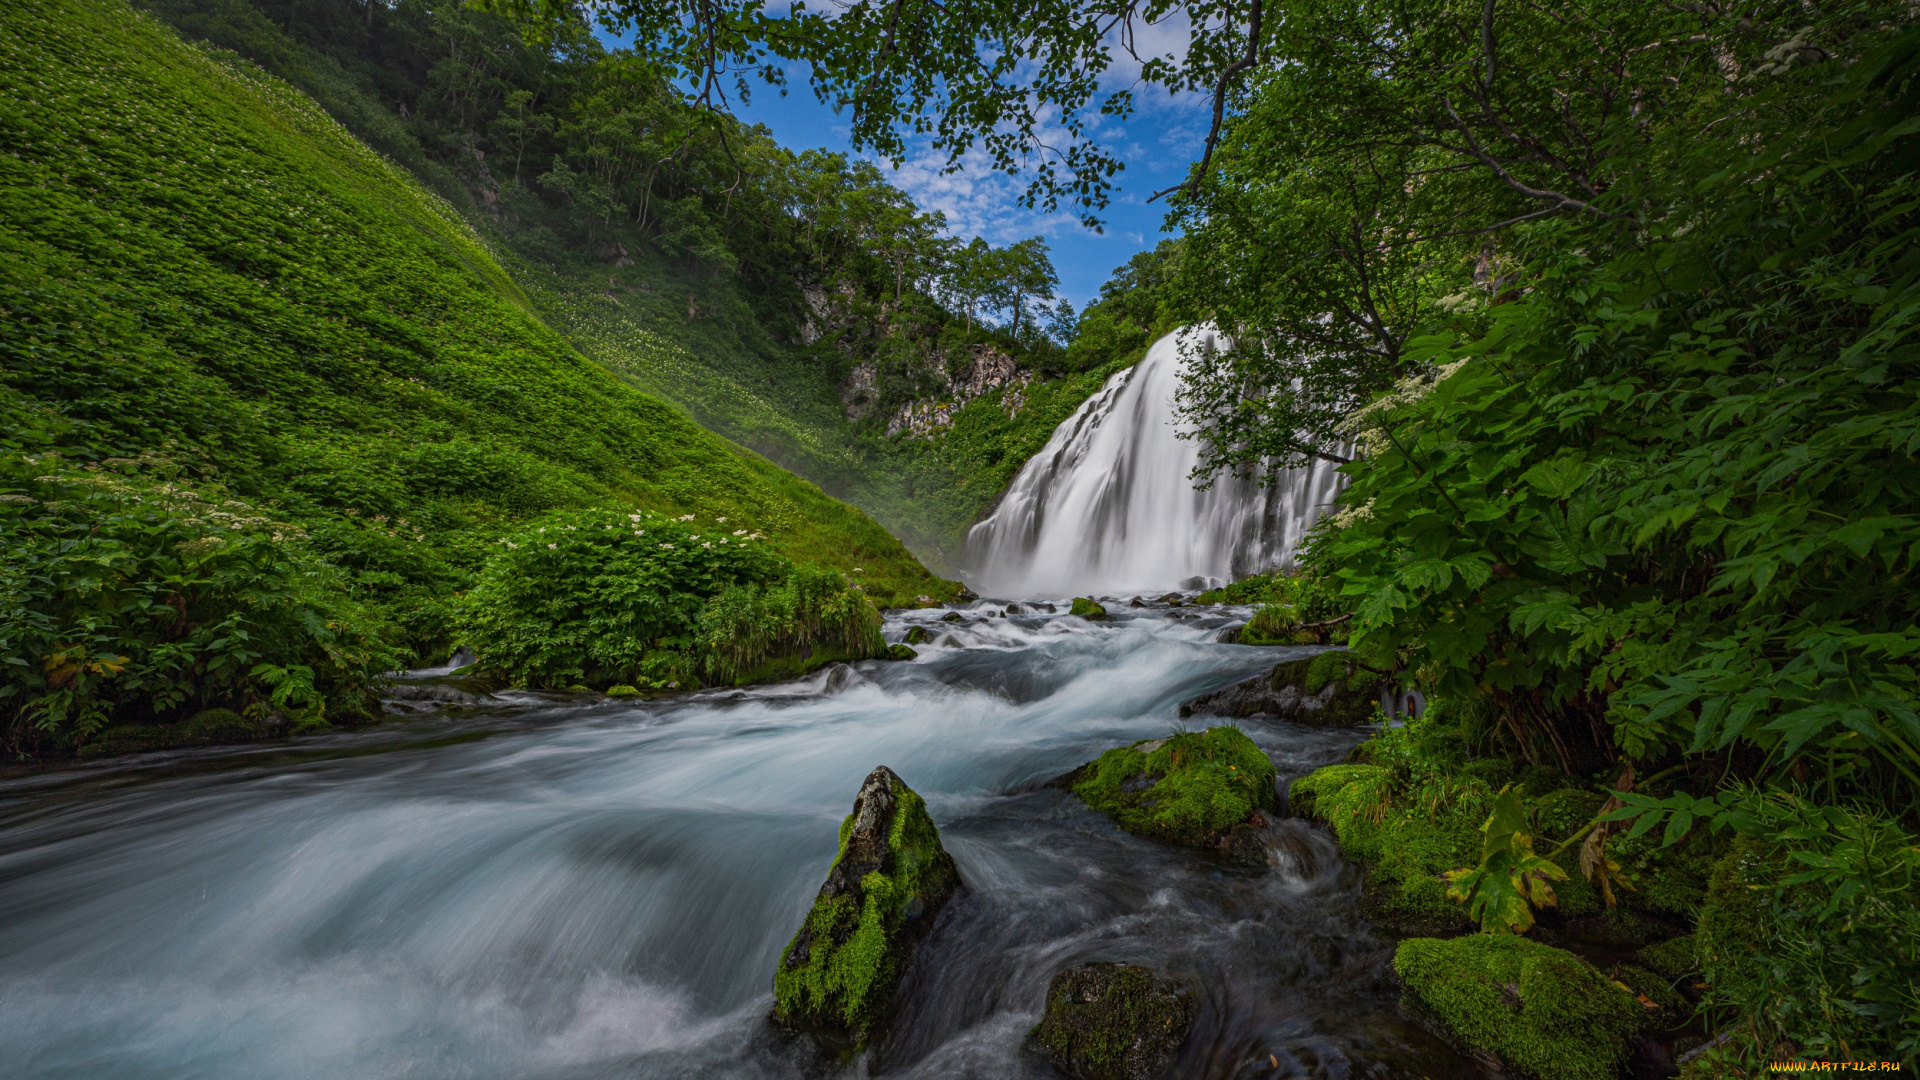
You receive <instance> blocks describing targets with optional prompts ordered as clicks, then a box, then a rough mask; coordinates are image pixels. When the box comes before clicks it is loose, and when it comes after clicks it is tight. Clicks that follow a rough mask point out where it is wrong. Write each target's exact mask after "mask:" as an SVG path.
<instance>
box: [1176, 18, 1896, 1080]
mask: <svg viewBox="0 0 1920 1080" xmlns="http://www.w3.org/2000/svg"><path fill="white" fill-rule="evenodd" d="M1569 11H1571V12H1577V15H1578V17H1577V18H1569V17H1566V13H1548V12H1546V11H1544V10H1541V9H1524V8H1511V9H1509V8H1507V7H1505V6H1502V7H1500V8H1499V9H1498V10H1497V11H1496V10H1495V9H1494V8H1491V7H1488V8H1485V9H1484V10H1483V9H1481V8H1479V7H1475V8H1474V9H1473V10H1471V11H1469V10H1467V9H1466V8H1465V7H1450V6H1448V5H1444V4H1438V3H1424V2H1407V3H1398V4H1393V5H1388V6H1387V7H1385V8H1377V7H1368V8H1366V9H1364V10H1363V9H1362V8H1361V7H1360V6H1357V5H1352V4H1347V3H1341V2H1330V3H1325V4H1312V5H1306V6H1304V7H1300V8H1297V9H1294V10H1292V11H1290V16H1289V20H1288V22H1287V23H1286V25H1285V26H1284V27H1283V28H1281V29H1278V30H1276V31H1275V32H1274V36H1273V38H1272V40H1271V46H1270V47H1271V49H1272V54H1271V55H1272V57H1273V58H1274V59H1275V60H1278V59H1279V58H1281V57H1284V58H1286V61H1287V62H1285V63H1277V62H1276V63H1272V64H1270V65H1268V66H1267V67H1265V68H1263V69H1262V71H1261V73H1260V75H1259V76H1258V77H1257V78H1256V79H1255V80H1254V82H1253V83H1252V84H1251V87H1250V90H1249V92H1248V96H1247V98H1246V99H1245V112H1244V114H1243V115H1242V116H1241V117H1239V118H1238V119H1236V120H1234V121H1233V122H1232V123H1231V124H1230V125H1229V127H1228V134H1227V136H1226V138H1225V140H1224V141H1223V144H1222V148H1221V153H1220V155H1219V157H1218V159H1217V165H1218V168H1217V169H1215V170H1214V171H1213V172H1212V173H1210V174H1209V175H1208V176H1207V177H1206V178H1205V180H1204V181H1203V183H1202V185H1201V187H1200V188H1199V190H1197V191H1196V192H1194V193H1193V194H1192V195H1191V196H1190V197H1188V198H1187V201H1186V203H1185V204H1184V205H1185V206H1186V212H1187V220H1188V221H1189V223H1190V225H1191V231H1190V233H1189V236H1188V240H1187V248H1186V251H1185V252H1184V254H1183V258H1182V263H1181V267H1182V274H1181V277H1180V279H1179V281H1178V282H1177V286H1176V287H1177V288H1179V289H1182V290H1185V292H1184V295H1186V296H1188V297H1189V298H1190V301H1189V302H1190V303H1193V304H1198V303H1199V302H1200V298H1205V300H1206V305H1207V308H1206V309H1207V310H1208V311H1211V312H1212V313H1213V314H1214V315H1215V316H1216V317H1217V318H1219V319H1220V320H1221V321H1222V322H1223V323H1224V324H1225V325H1227V326H1229V327H1230V328H1232V329H1233V330H1235V331H1236V334H1237V336H1238V338H1239V340H1241V341H1243V342H1247V343H1248V344H1247V345H1246V346H1244V347H1243V348H1241V349H1239V350H1237V351H1236V352H1234V353H1232V354H1223V355H1222V357H1221V358H1220V359H1219V361H1218V362H1217V364H1216V365H1215V366H1214V367H1212V368H1211V369H1206V370H1202V371H1201V372H1200V373H1199V376H1198V377H1197V379H1196V380H1195V382H1194V383H1193V384H1192V385H1191V386H1190V387H1189V392H1188V397H1187V399H1186V403H1187V407H1188V412H1189V415H1190V416H1191V417H1192V418H1194V419H1195V420H1197V421H1200V422H1202V423H1203V424H1206V425H1207V426H1208V428H1209V431H1210V437H1211V445H1212V449H1213V453H1214V455H1215V460H1216V461H1217V462H1221V463H1225V462H1228V461H1233V460H1243V459H1245V458H1246V457H1248V456H1269V457H1273V458H1279V459H1291V460H1296V461H1297V460H1301V459H1302V458H1305V457H1307V456H1312V455H1316V454H1339V453H1344V452H1345V451H1344V450H1343V449H1342V445H1343V444H1344V445H1349V446H1352V447H1353V449H1352V453H1353V455H1354V456H1355V457H1356V458H1357V460H1356V461H1355V462H1354V463H1353V464H1351V465H1350V466H1348V468H1347V472H1348V473H1349V475H1350V476H1351V477H1352V480H1353V483H1352V486H1351V487H1350V488H1349V489H1348V491H1347V492H1346V494H1345V495H1344V496H1343V504H1344V509H1343V511H1342V512H1341V513H1340V514H1338V515H1335V517H1334V518H1333V519H1331V520H1330V521H1329V522H1328V523H1327V524H1326V525H1325V526H1324V528H1323V529H1322V530H1321V531H1320V532H1319V533H1318V534H1317V535H1316V536H1315V538H1314V540H1313V543H1312V545H1311V547H1310V550H1309V552H1308V554H1307V558H1306V561H1307V565H1308V568H1309V570H1310V571H1311V572H1312V573H1315V574H1318V575H1322V576H1324V577H1326V578H1328V579H1330V580H1331V581H1333V582H1335V583H1337V586H1338V588H1339V589H1340V591H1341V595H1342V597H1343V599H1344V603H1345V604H1346V605H1347V606H1348V607H1349V609H1350V610H1351V611H1352V612H1353V617H1352V619H1351V621H1350V635H1349V639H1350V644H1351V646H1352V648H1353V649H1354V650H1355V651H1356V654H1357V655H1359V656H1360V657H1362V658H1363V659H1365V660H1366V661H1367V662H1368V663H1369V664H1370V665H1372V666H1375V667H1378V668H1380V669H1382V670H1395V671H1397V672H1399V676H1398V677H1399V678H1400V679H1402V680H1403V681H1406V682H1412V683H1417V684H1419V685H1421V686H1423V687H1425V688H1426V690H1427V692H1428V693H1429V694H1430V695H1431V696H1432V697H1433V699H1434V701H1435V703H1436V710H1435V716H1434V717H1433V725H1432V728H1431V730H1430V731H1429V732H1428V734H1427V735H1425V736H1422V735H1420V734H1419V733H1418V732H1417V731H1415V732H1413V733H1409V734H1407V735H1404V736H1396V738H1397V739H1399V742H1398V744H1395V743H1394V741H1393V740H1388V741H1386V742H1380V743H1376V744H1370V746H1372V747H1374V749H1370V750H1369V751H1368V754H1369V755H1370V757H1369V763H1368V764H1365V765H1354V766H1344V767H1342V768H1343V769H1344V770H1345V771H1344V772H1332V773H1326V774H1321V775H1317V776H1316V777H1313V778H1309V781H1307V782H1303V784H1304V788H1303V789H1302V794H1311V796H1312V801H1313V802H1314V804H1315V806H1316V808H1317V809H1318V812H1322V813H1324V814H1326V815H1327V816H1329V817H1330V819H1331V820H1332V821H1333V823H1334V825H1335V827H1336V830H1338V831H1339V832H1340V834H1341V838H1342V840H1343V842H1344V843H1346V844H1347V845H1348V846H1349V848H1350V850H1353V851H1354V852H1355V853H1356V854H1359V855H1361V856H1362V857H1365V858H1367V859H1369V860H1370V861H1372V862H1373V863H1374V864H1375V871H1374V873H1375V875H1376V877H1377V878H1378V879H1379V880H1378V883H1377V884H1378V888H1379V889H1380V891H1381V892H1382V893H1383V894H1384V895H1385V897H1386V900H1385V902H1390V903H1399V904H1401V905H1402V907H1403V909H1404V910H1406V911H1407V912H1409V913H1411V912H1415V911H1423V912H1426V913H1428V914H1430V915H1433V916H1435V917H1437V916H1438V915H1439V914H1440V913H1441V912H1442V911H1443V910H1444V907H1443V905H1446V904H1451V903H1458V904H1460V905H1461V906H1459V907H1456V908H1455V909H1454V910H1455V911H1456V912H1459V913H1461V914H1464V915H1467V916H1469V917H1471V918H1472V919H1473V920H1474V921H1475V922H1477V923H1479V924H1481V925H1482V926H1483V928H1485V929H1488V930H1491V931H1494V932H1496V933H1508V932H1530V933H1534V934H1536V935H1541V934H1545V935H1548V936H1551V935H1552V934H1553V933H1555V932H1556V926H1557V924H1558V922H1559V921H1560V920H1562V919H1563V918H1566V917H1573V916H1574V913H1575V909H1579V910H1585V909H1586V908H1588V907H1589V906H1590V905H1591V904H1592V903H1593V901H1592V900H1591V899H1589V894H1592V895H1597V897H1598V903H1599V906H1600V908H1601V909H1611V910H1612V911H1614V912H1626V913H1628V915H1632V916H1637V917H1639V918H1640V919H1641V921H1639V922H1636V921H1635V920H1634V918H1630V917H1628V915H1615V916H1612V917H1613V918H1615V919H1616V920H1623V921H1621V923H1620V926H1621V932H1622V933H1624V934H1627V935H1628V939H1629V940H1636V941H1639V942H1642V943H1646V942H1649V941H1650V940H1651V939H1652V938H1654V937H1655V936H1661V935H1663V936H1669V937H1674V936H1678V932H1679V931H1684V930H1689V929H1695V928H1697V930H1698V933H1697V934H1696V935H1695V936H1696V940H1700V941H1707V942H1712V941H1714V940H1716V932H1717V933H1718V935H1719V937H1718V939H1717V940H1719V941H1722V942H1725V943H1726V944H1724V945H1722V946H1720V947H1719V948H1717V949H1713V948H1709V949H1705V950H1703V951H1702V952H1701V954H1700V957H1701V958H1700V969H1701V971H1702V973H1703V974H1704V976H1705V978H1704V980H1703V981H1704V983H1705V986H1706V988H1705V992H1704V997H1703V999H1702V1000H1701V1001H1700V1002H1699V1007H1700V1009H1701V1015H1702V1016H1703V1017H1704V1018H1705V1020H1706V1022H1707V1024H1708V1025H1709V1026H1710V1027H1711V1028H1712V1029H1713V1030H1715V1031H1718V1032H1723V1033H1728V1034H1729V1039H1728V1041H1727V1042H1725V1043H1723V1044H1722V1045H1720V1046H1719V1047H1717V1048H1716V1049H1714V1050H1713V1051H1711V1052H1710V1053H1708V1054H1707V1055H1705V1056H1704V1057H1703V1058H1701V1059H1700V1061H1699V1062H1698V1063H1697V1064H1696V1066H1695V1068H1696V1069H1697V1070H1703V1072H1702V1075H1708V1074H1711V1075H1757V1073H1758V1071H1759V1070H1761V1069H1763V1068H1764V1064H1765V1062H1766V1061H1768V1060H1781V1059H1786V1058H1792V1057H1796V1056H1800V1057H1807V1056H1812V1057H1819V1056H1822V1055H1831V1056H1834V1057H1849V1058H1853V1059H1875V1058H1877V1059H1881V1060H1891V1059H1896V1058H1898V1059H1903V1060H1906V1061H1908V1062H1909V1063H1911V1062H1913V1061H1914V1060H1915V1055H1916V1054H1920V964H1917V963H1916V962H1915V956H1914V955H1913V954H1912V953H1911V952H1910V951H1908V950H1906V949H1904V948H1894V949H1890V950H1887V951H1884V952H1881V953H1878V954H1873V955H1870V952H1871V950H1872V948H1873V946H1872V944H1871V943H1872V942H1879V941H1885V940H1888V937H1887V935H1889V934H1893V935H1901V934H1903V933H1907V932H1906V931H1903V930H1899V929H1895V928H1896V927H1905V926H1908V925H1910V920H1912V919H1913V918H1915V917H1916V915H1915V913H1916V911H1920V893H1917V892H1916V889H1915V887H1914V885H1913V883H1912V878H1911V876H1910V870H1909V869H1908V860H1909V859H1910V858H1911V852H1912V851H1913V850H1915V839H1914V838H1915V834H1916V832H1917V831H1920V819H1916V817H1915V816H1914V815H1915V811H1914V806H1915V796H1916V794H1920V712H1917V709H1920V683H1916V679H1915V672H1914V668H1913V665H1912V657H1913V654H1914V653H1915V652H1916V651H1917V650H1920V636H1916V632H1915V630H1914V626H1915V622H1916V614H1920V594H1916V593H1915V591H1914V588H1913V581H1914V574H1913V571H1914V565H1915V558H1916V557H1920V547H1916V546H1915V544H1916V541H1920V501H1916V492H1915V490H1914V487H1913V484H1912V483H1911V482H1910V478H1911V477H1912V476H1914V475H1920V470H1916V461H1915V453H1916V450H1920V442H1916V440H1915V439H1914V438H1913V431H1914V425H1915V416H1916V415H1917V412H1916V409H1917V406H1916V390H1920V381H1917V379H1920V370H1917V369H1916V367H1915V361H1916V358H1920V351H1917V350H1916V338H1915V326H1916V320H1917V319H1920V274H1916V266H1917V264H1916V255H1915V253H1916V251H1920V247H1917V246H1916V244H1915V239H1916V233H1915V221H1914V208H1915V206H1916V205H1920V203H1916V201H1915V199H1914V192H1915V184H1916V175H1920V174H1916V172H1915V165H1916V163H1920V158H1917V157H1916V153H1917V152H1920V139H1917V138H1916V135H1917V134H1920V132H1917V131H1916V128H1915V125H1914V124H1913V122H1912V117H1913V116H1914V115H1915V113H1916V112H1920V78H1917V76H1920V61H1917V60H1916V57H1917V56H1920V33H1917V32H1916V31H1915V29H1914V28H1913V26H1912V21H1911V20H1912V13H1911V12H1910V11H1908V10H1906V9H1902V8H1898V7H1896V6H1894V5H1877V4H1859V5H1836V6H1832V7H1827V8H1822V9H1820V10H1819V11H1818V12H1817V13H1815V12H1813V11H1812V10H1811V9H1803V8H1798V7H1788V6H1785V5H1781V6H1770V5H1760V6H1758V7H1756V8H1755V9H1753V10H1752V11H1743V12H1742V13H1741V14H1740V16H1739V17H1738V18H1736V17H1735V16H1734V15H1732V14H1731V13H1722V12H1720V11H1718V10H1717V9H1713V10H1708V9H1700V10H1684V11H1683V10H1681V9H1678V8H1668V7H1661V6H1650V5H1638V4H1633V5H1614V4H1608V3H1583V4H1579V5H1575V7H1574V8H1573V9H1569ZM1681 43H1684V47H1679V46H1680V45H1681ZM1629 101H1631V102H1632V106H1631V108H1629V107H1627V104H1626V103H1627V102H1629ZM1343 237H1344V238H1347V239H1342V238H1343ZM1254 282H1260V283H1262V284H1261V286H1260V287H1254V286H1253V285H1252V284H1251V283H1254ZM1268 282H1275V283H1284V286H1269V285H1267V284H1265V283H1268ZM1387 749H1392V755H1391V758H1392V759H1391V760H1380V761H1376V760H1374V759H1373V758H1372V757H1371V755H1372V754H1374V753H1375V752H1376V750H1377V751H1379V752H1382V753H1384V752H1385V751H1386V750H1387ZM1509 784H1511V785H1512V786H1511V787H1508V786H1507V785H1509ZM1503 789H1504V790H1503ZM1554 789H1569V794H1568V795H1566V796H1560V797H1558V799H1557V802H1556V806H1557V812H1556V815H1555V816H1556V817H1557V820H1556V821H1555V823H1554V825H1553V826H1552V828H1551V829H1549V827H1548V826H1547V825H1546V823H1545V822H1544V821H1543V820H1542V815H1543V814H1544V813H1545V812H1546V809H1547V808H1548V807H1547V800H1548V799H1549V798H1553V797H1554ZM1423 806H1424V807H1425V808H1426V809H1425V811H1424V812H1421V810H1422V807H1423ZM1562 830H1564V832H1563V831H1562ZM1736 837H1737V838H1738V840H1736V839H1735V838H1736ZM1738 852H1744V853H1745V854H1738ZM1449 860H1455V865H1454V866H1452V867H1450V868H1449V867H1447V866H1445V863H1446V862H1448V861H1449ZM1716 865H1717V866H1718V869H1717V870H1712V869H1711V868H1713V867H1715V866H1716ZM1739 868H1745V869H1743V870H1739V873H1740V874H1741V875H1744V876H1739V877H1738V880H1739V881H1740V882H1741V886H1740V887H1739V888H1734V887H1731V886H1723V887H1722V888H1720V889H1719V890H1718V892H1717V894H1716V893H1714V892H1713V891H1710V890H1708V889H1707V888H1706V885H1707V881H1708V877H1709V872H1710V870H1711V873H1712V874H1713V875H1715V876H1714V880H1716V881H1730V880H1733V876H1735V875H1736V870H1737V869H1739ZM1441 872H1446V873H1447V874H1448V878H1449V882H1448V885H1447V889H1446V892H1445V894H1441V893H1440V890H1439V888H1438V887H1437V886H1436V885H1435V884H1434V883H1433V881H1432V876H1433V875H1434V874H1436V873H1441ZM1716 896H1717V899H1716ZM1736 901H1738V902H1736ZM1741 910H1744V915H1741V914H1737V912H1738V911H1741ZM1548 913H1551V915H1552V917H1551V918H1549V917H1548ZM1536 920H1537V925H1536ZM1715 927H1719V928H1720V929H1718V930H1717V931H1716V930H1715V929H1714V928H1715ZM1901 940H1903V941H1904V940H1906V938H1905V937H1902V938H1901ZM1735 942H1737V943H1738V944H1737V945H1735V944H1734V943H1735ZM1638 966H1640V967H1642V968H1653V967H1654V965H1653V964H1651V963H1648V964H1642V965H1638ZM1488 1037H1489V1038H1490V1036H1488ZM1481 1045H1489V1044H1488V1043H1486V1042H1485V1041H1484V1040H1483V1041H1482V1042H1481ZM1503 1053H1504V1051H1503Z"/></svg>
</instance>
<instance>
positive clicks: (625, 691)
mask: <svg viewBox="0 0 1920 1080" xmlns="http://www.w3.org/2000/svg"><path fill="white" fill-rule="evenodd" d="M607 696H608V697H610V698H636V697H639V696H640V688H639V687H637V686H626V685H621V686H609V687H607Z"/></svg>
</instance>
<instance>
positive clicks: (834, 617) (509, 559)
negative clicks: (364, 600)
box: [458, 510, 885, 690]
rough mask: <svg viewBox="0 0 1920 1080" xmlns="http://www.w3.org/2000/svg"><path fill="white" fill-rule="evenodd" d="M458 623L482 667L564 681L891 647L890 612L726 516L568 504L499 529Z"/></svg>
mask: <svg viewBox="0 0 1920 1080" xmlns="http://www.w3.org/2000/svg"><path fill="white" fill-rule="evenodd" d="M863 569H864V568H858V567H856V568H855V573H856V574H859V573H861V572H863ZM458 626H459V631H460V640H461V641H463V642H464V643H466V644H468V645H470V646H472V647H473V649H474V650H475V651H476V652H477V653H478V655H479V656H480V666H481V668H482V669H483V670H486V671H489V672H493V673H497V674H500V675H503V676H505V677H506V678H508V679H509V680H511V681H512V682H514V683H515V684H516V685H535V686H552V687H566V686H572V685H586V686H591V687H596V688H606V687H609V686H631V687H636V688H638V689H643V690H646V689H682V688H686V687H692V686H697V685H699V684H700V682H701V681H702V679H703V678H704V679H706V680H708V681H718V682H725V683H730V682H734V681H736V680H740V679H743V678H745V677H748V676H750V675H751V674H752V673H753V672H754V670H755V669H756V668H757V667H758V666H759V665H761V664H762V663H764V662H766V661H768V660H771V659H787V658H791V659H792V661H793V662H794V663H795V664H797V665H798V668H797V670H804V669H805V668H806V667H809V666H818V665H819V664H821V663H825V662H826V661H828V660H834V659H853V660H857V659H862V658H864V657H868V656H873V655H876V654H878V653H880V652H882V651H883V650H884V648H885V646H884V644H883V643H882V642H881V641H880V636H879V632H880V617H879V614H878V613H877V612H876V611H874V609H873V605H872V603H871V602H869V601H868V600H867V598H866V597H865V596H864V595H862V594H861V593H860V592H859V591H858V588H857V587H850V586H849V584H848V583H847V581H846V580H845V579H843V578H842V577H841V576H840V574H838V573H837V572H835V571H832V570H826V569H823V568H821V567H817V566H812V565H795V564H794V563H792V562H791V561H789V560H787V559H785V558H783V557H781V556H780V555H778V554H776V553H775V552H774V551H773V550H772V548H771V547H770V546H769V544H768V543H767V542H766V537H764V536H762V535H761V534H760V533H758V532H753V531H750V530H748V529H746V528H737V527H730V523H729V522H728V521H727V519H726V518H724V517H722V518H720V519H718V520H714V519H709V523H707V524H701V523H699V522H698V521H697V520H696V519H695V517H694V515H692V514H684V515H680V516H678V517H667V516H664V515H661V514H654V513H648V512H644V511H632V512H627V513H622V512H620V511H617V510H578V511H557V512H554V513H550V514H547V515H544V516H542V517H540V518H538V519H536V521H535V522H533V523H530V524H528V525H527V526H525V527H523V528H522V529H520V530H519V531H517V532H515V533H513V534H512V535H510V536H503V537H500V538H499V539H498V540H496V541H495V547H494V551H493V553H492V554H491V555H490V556H489V558H488V559H487V563H486V567H485V569H484V570H482V571H481V574H480V580H479V582H478V584H476V585H475V586H474V587H473V589H471V590H470V591H469V592H468V593H467V594H466V596H465V597H464V598H463V600H462V601H461V604H460V608H459V614H458Z"/></svg>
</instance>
